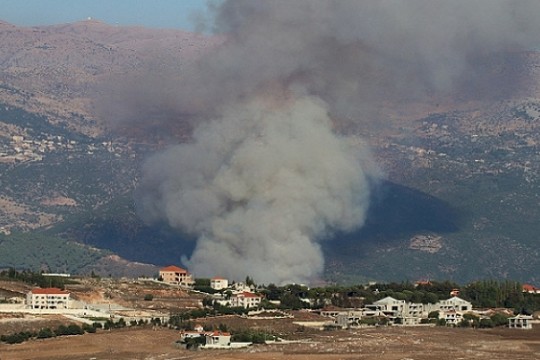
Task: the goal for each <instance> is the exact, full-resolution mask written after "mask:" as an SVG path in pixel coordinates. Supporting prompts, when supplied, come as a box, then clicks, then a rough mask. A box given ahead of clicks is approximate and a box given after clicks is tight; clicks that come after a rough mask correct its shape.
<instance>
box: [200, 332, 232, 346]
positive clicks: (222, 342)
mask: <svg viewBox="0 0 540 360" xmlns="http://www.w3.org/2000/svg"><path fill="white" fill-rule="evenodd" d="M204 337H205V345H204V346H205V347H207V348H212V347H216V348H222V347H229V346H230V345H231V334H229V333H227V332H220V331H214V332H210V333H205V334H204Z"/></svg>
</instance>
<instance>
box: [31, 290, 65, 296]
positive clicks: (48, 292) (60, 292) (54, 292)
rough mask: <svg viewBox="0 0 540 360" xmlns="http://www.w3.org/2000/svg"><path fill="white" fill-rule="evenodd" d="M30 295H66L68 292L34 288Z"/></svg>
mask: <svg viewBox="0 0 540 360" xmlns="http://www.w3.org/2000/svg"><path fill="white" fill-rule="evenodd" d="M32 294H40V295H68V294H69V292H67V291H64V290H60V289H59V288H45V289H41V288H36V289H34V290H32Z"/></svg>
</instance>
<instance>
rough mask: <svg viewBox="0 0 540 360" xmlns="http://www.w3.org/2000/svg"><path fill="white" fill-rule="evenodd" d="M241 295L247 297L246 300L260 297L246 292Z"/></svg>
mask: <svg viewBox="0 0 540 360" xmlns="http://www.w3.org/2000/svg"><path fill="white" fill-rule="evenodd" d="M242 295H244V297H247V298H258V297H260V296H259V295H257V294H254V293H250V292H247V291H244V292H243V293H242Z"/></svg>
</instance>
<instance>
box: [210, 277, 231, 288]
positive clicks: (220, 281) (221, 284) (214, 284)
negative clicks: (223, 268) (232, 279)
mask: <svg viewBox="0 0 540 360" xmlns="http://www.w3.org/2000/svg"><path fill="white" fill-rule="evenodd" d="M210 287H211V288H212V289H214V290H223V289H226V288H228V287H229V280H227V279H224V278H221V277H214V278H212V279H210Z"/></svg>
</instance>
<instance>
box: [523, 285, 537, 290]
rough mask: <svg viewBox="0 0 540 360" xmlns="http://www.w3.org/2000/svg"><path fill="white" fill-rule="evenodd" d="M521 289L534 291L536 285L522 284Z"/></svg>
mask: <svg viewBox="0 0 540 360" xmlns="http://www.w3.org/2000/svg"><path fill="white" fill-rule="evenodd" d="M523 291H536V287H534V286H532V285H530V284H523Z"/></svg>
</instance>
